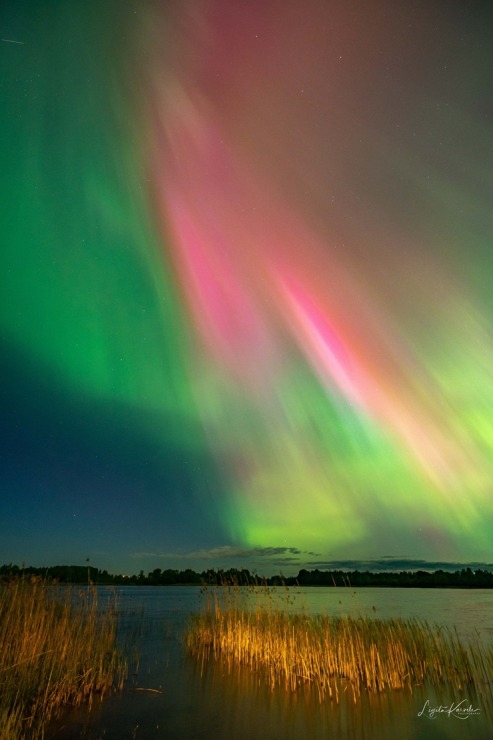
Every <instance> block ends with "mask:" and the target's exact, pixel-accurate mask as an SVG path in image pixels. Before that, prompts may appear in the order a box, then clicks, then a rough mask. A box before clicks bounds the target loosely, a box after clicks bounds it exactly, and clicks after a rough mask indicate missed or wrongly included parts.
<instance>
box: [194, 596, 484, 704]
mask: <svg viewBox="0 0 493 740" xmlns="http://www.w3.org/2000/svg"><path fill="white" fill-rule="evenodd" d="M285 593H286V599H288V600H289V599H290V598H291V597H290V594H289V589H286V590H285ZM186 645H187V649H188V651H189V652H190V653H192V654H193V655H195V656H197V657H198V658H199V659H201V660H202V661H206V660H209V659H211V658H212V659H216V660H223V661H225V662H226V663H227V664H228V665H229V666H230V667H233V666H241V665H244V666H248V667H249V668H250V669H252V670H253V671H255V672H256V673H258V674H259V675H260V676H262V677H263V679H264V681H265V682H267V684H269V685H270V687H271V688H272V689H275V688H276V687H281V688H283V689H285V690H286V691H287V692H296V691H297V690H298V689H300V688H301V687H304V688H305V689H306V688H307V687H311V688H312V689H313V690H314V691H315V692H316V694H317V695H318V697H319V699H320V700H323V699H326V698H329V699H331V700H333V701H335V702H338V701H339V698H340V695H341V693H344V694H345V696H348V695H349V696H351V697H352V699H353V700H354V702H357V701H358V699H359V698H360V697H361V694H362V692H369V693H378V692H384V691H389V690H407V691H409V692H412V691H413V689H415V688H416V687H418V686H423V685H429V686H433V687H435V688H437V687H444V688H446V689H448V690H449V689H454V690H463V689H466V688H467V689H468V690H471V691H474V692H475V694H476V695H477V696H479V697H481V699H482V700H483V702H484V704H485V705H486V704H487V705H489V706H491V703H492V689H491V683H490V679H491V676H492V675H493V647H492V646H491V645H489V646H487V647H486V646H485V645H483V644H482V642H481V641H480V639H479V636H478V637H477V639H476V640H475V641H473V642H468V643H464V642H463V641H461V640H460V639H459V637H458V635H457V633H456V632H455V631H454V630H453V629H449V628H447V627H443V626H440V625H436V624H429V623H428V622H426V621H424V620H419V619H416V618H411V619H400V618H394V619H387V620H383V619H376V618H370V617H368V616H362V617H355V616H347V615H341V616H328V615H308V614H306V613H303V612H302V613H291V612H289V611H288V610H283V609H279V608H278V602H276V603H274V602H273V600H272V598H271V591H270V589H269V587H262V586H258V585H257V586H251V587H239V586H237V585H233V586H226V587H225V586H224V585H223V586H219V587H212V588H209V589H206V603H205V607H204V609H203V611H202V612H199V613H197V614H195V615H193V616H192V618H191V622H190V626H189V629H188V631H187V633H186Z"/></svg>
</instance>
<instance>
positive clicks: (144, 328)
mask: <svg viewBox="0 0 493 740" xmlns="http://www.w3.org/2000/svg"><path fill="white" fill-rule="evenodd" d="M492 27H493V7H492V4H491V3H489V2H487V3H482V2H474V1H472V2H461V1H459V0H457V1H455V0H447V1H446V2H438V1H437V2H434V1H433V0H409V1H405V0H354V1H353V0H311V1H310V2H302V0H249V1H248V2H243V0H185V1H184V2H165V0H141V1H139V2H137V0H134V1H132V0H127V1H126V2H121V1H119V0H85V1H84V2H80V1H78V0H45V1H44V2H43V0H38V1H37V2H36V1H33V2H28V1H27V0H4V2H3V3H2V9H1V10H0V35H1V38H2V41H1V42H0V69H1V77H0V86H1V90H0V92H1V102H0V105H1V119H0V157H1V159H0V166H1V179H0V182H1V188H2V197H1V202H2V208H1V211H2V213H1V216H0V219H1V232H0V233H1V244H2V246H1V249H0V280H1V286H0V287H1V290H0V305H1V308H0V342H1V349H0V363H1V365H0V366H1V374H2V384H1V394H2V395H1V450H0V455H1V457H0V464H1V468H0V470H1V479H0V485H1V497H0V563H10V562H13V563H17V564H19V565H20V564H21V563H23V562H24V563H26V564H28V565H36V566H42V565H54V564H63V563H67V564H68V563H79V564H80V563H83V562H85V561H86V558H88V557H89V558H90V562H91V564H93V565H95V566H97V567H100V568H107V569H108V570H111V571H113V572H127V573H136V572H139V571H140V570H141V569H143V570H144V571H145V572H147V571H148V570H151V569H154V568H156V567H160V568H163V569H165V568H180V569H184V568H188V567H190V568H193V569H195V570H199V571H200V570H203V569H205V568H211V567H212V568H217V567H231V566H234V567H247V568H249V569H251V570H256V571H258V572H259V573H261V574H262V573H265V574H267V575H270V574H273V573H276V572H279V571H282V572H283V573H285V574H291V573H296V572H297V571H298V570H299V568H301V567H307V568H314V567H317V566H318V567H324V566H327V567H330V566H333V565H336V566H340V565H341V564H342V565H344V564H350V565H351V566H352V567H358V566H361V567H363V566H364V567H369V568H372V567H373V568H377V567H399V568H401V567H406V566H409V565H411V566H416V565H418V566H419V565H420V566H422V567H423V566H424V567H426V566H427V565H429V566H430V567H432V566H433V567H435V566H436V567H440V566H441V565H443V564H447V563H450V564H452V565H453V564H456V563H464V564H471V563H480V564H484V563H486V564H489V563H491V562H492V561H493V552H492V539H493V534H492V533H493V495H492V494H493V329H492V326H493V324H492V321H493V285H492V281H493V207H492V197H493V195H492V194H493V37H492V34H491V29H492Z"/></svg>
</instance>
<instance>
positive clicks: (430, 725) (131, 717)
mask: <svg viewBox="0 0 493 740" xmlns="http://www.w3.org/2000/svg"><path fill="white" fill-rule="evenodd" d="M107 593H108V592H106V591H104V590H102V591H101V599H103V600H104V599H105V598H107ZM270 599H271V601H272V603H273V604H274V605H275V606H279V608H283V609H285V610H287V611H291V612H301V611H305V612H306V613H308V614H330V615H335V616H337V615H342V614H350V615H352V616H358V615H367V616H370V617H378V618H381V619H386V618H391V617H398V616H400V617H404V618H407V617H419V618H421V619H426V620H427V621H429V622H434V623H439V624H442V625H445V626H448V627H456V628H457V631H458V633H459V635H460V636H461V637H462V638H464V639H469V638H471V637H474V636H475V635H477V634H479V635H480V636H481V638H482V639H483V640H484V641H485V642H487V643H488V642H490V641H492V640H493V590H491V591H490V590H455V589H383V588H354V589H351V588H342V587H340V588H293V589H289V591H288V592H286V590H284V589H274V590H273V591H272V592H271V596H270ZM118 600H119V602H118V603H119V609H120V612H121V614H122V629H121V639H122V640H123V641H126V643H127V645H128V644H130V645H131V647H130V648H128V652H129V663H130V670H129V679H128V681H127V684H126V687H125V689H124V691H123V692H122V693H121V694H119V695H116V696H113V697H110V698H108V699H106V700H105V701H104V702H103V703H102V704H99V705H97V706H95V707H93V709H92V711H91V712H88V711H87V710H85V711H80V710H77V711H76V712H73V713H68V714H67V715H66V716H64V718H63V720H62V723H61V726H58V727H57V728H55V729H53V730H52V731H51V733H50V735H49V737H53V738H58V739H59V740H72V739H73V740H75V739H76V738H81V737H83V738H89V739H90V740H96V739H98V738H109V739H113V740H125V739H126V738H140V740H146V739H147V738H167V739H169V740H192V739H193V740H209V739H211V740H322V739H324V740H325V739H326V738H330V739H333V740H339V739H341V740H396V738H399V740H421V738H423V739H424V740H459V738H474V739H475V740H483V739H484V740H486V738H493V724H492V719H491V715H490V711H491V710H490V708H489V707H483V706H481V701H480V700H478V699H475V698H474V697H473V696H470V695H469V693H468V692H467V691H466V692H465V693H461V692H460V691H458V692H452V693H447V694H446V695H441V696H437V695H432V694H431V693H430V691H429V690H426V689H416V690H415V691H414V692H413V694H410V693H408V692H394V693H391V694H385V695H383V696H377V697H375V696H366V697H364V698H363V699H362V701H361V702H359V703H358V704H357V705H354V704H353V702H352V701H349V700H347V701H346V700H343V701H341V702H340V704H339V705H335V704H333V703H331V702H330V701H326V702H323V703H322V704H320V703H319V702H318V699H317V698H316V697H314V696H313V695H312V694H310V692H309V691H308V690H307V691H306V692H305V693H304V694H303V693H302V694H299V695H297V697H296V698H295V699H293V697H288V696H287V695H286V694H285V692H283V691H276V692H271V691H270V690H269V689H267V688H266V687H265V686H264V684H263V683H262V680H261V677H259V676H258V675H256V674H252V673H251V672H250V671H248V670H245V669H237V670H234V671H233V672H231V671H228V669H227V668H226V667H225V666H224V665H223V664H221V663H218V662H213V661H210V662H208V663H207V664H206V665H201V664H200V662H199V661H197V660H196V659H194V658H192V657H190V656H188V655H187V654H186V653H185V650H184V647H183V630H184V628H185V627H186V625H187V621H188V619H189V617H190V615H191V614H192V613H193V612H196V611H198V610H200V609H201V608H202V607H203V604H204V596H203V595H202V594H201V591H200V589H199V588H198V587H193V586H191V587H155V588H154V587H145V586H142V587H128V588H121V589H118ZM492 678H493V677H492ZM149 689H152V691H149ZM156 692H160V693H156ZM462 701H464V702H466V704H465V706H471V707H472V708H473V709H475V710H479V711H478V713H477V714H475V715H474V716H470V717H468V718H467V719H459V718H458V717H457V716H456V715H454V714H452V715H449V714H447V713H445V712H442V713H440V715H439V716H437V717H436V718H435V719H430V718H429V716H427V715H428V712H427V708H435V707H438V706H440V705H442V706H444V707H445V706H450V704H452V703H453V704H455V705H457V704H459V703H460V702H462ZM423 710H424V711H423ZM420 713H421V716H420Z"/></svg>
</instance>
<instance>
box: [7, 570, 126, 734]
mask: <svg viewBox="0 0 493 740" xmlns="http://www.w3.org/2000/svg"><path fill="white" fill-rule="evenodd" d="M115 640H116V612H115V608H114V604H113V605H112V604H111V603H109V602H108V604H107V605H106V606H105V607H104V608H101V606H99V605H98V595H97V590H96V589H95V588H84V589H82V590H80V591H74V590H73V589H69V588H66V587H61V586H55V585H53V584H49V583H46V582H45V581H43V580H41V579H39V578H35V577H34V578H31V579H28V578H21V579H18V580H15V581H11V582H8V583H3V584H0V728H1V732H2V734H1V736H2V738H4V739H5V740H14V738H15V739H16V740H17V739H18V738H25V737H29V738H37V737H43V735H44V732H45V727H46V726H47V724H48V723H49V722H50V720H52V719H54V718H55V717H56V715H57V713H58V712H59V710H60V709H61V708H62V707H63V706H64V705H68V704H70V705H73V706H77V705H80V704H81V703H83V702H87V703H88V705H89V706H90V705H91V703H92V701H93V700H94V697H95V696H98V697H99V698H102V697H103V696H104V695H105V694H106V693H107V692H108V691H109V690H110V689H111V688H112V687H113V686H115V687H118V688H121V687H122V685H123V679H124V674H125V662H124V660H123V658H122V657H121V656H120V655H119V653H118V652H117V650H116V648H115Z"/></svg>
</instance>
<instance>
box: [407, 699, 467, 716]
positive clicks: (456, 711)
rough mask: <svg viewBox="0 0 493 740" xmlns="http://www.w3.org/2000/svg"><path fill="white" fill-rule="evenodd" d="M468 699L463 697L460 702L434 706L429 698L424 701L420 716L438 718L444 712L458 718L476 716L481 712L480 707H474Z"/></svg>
mask: <svg viewBox="0 0 493 740" xmlns="http://www.w3.org/2000/svg"><path fill="white" fill-rule="evenodd" d="M467 704H468V701H467V699H462V701H460V702H459V703H458V704H454V703H453V702H452V704H450V705H449V706H444V705H443V704H440V705H439V706H438V707H432V706H431V704H430V701H429V699H427V700H426V701H425V703H424V706H423V709H422V710H421V711H420V712H418V717H428V719H436V718H437V717H438V716H440V715H442V714H446V715H447V716H448V717H455V718H456V719H469V717H475V716H477V715H478V714H480V710H479V709H473V706H472V704H469V706H468V705H467Z"/></svg>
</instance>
